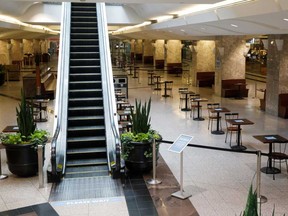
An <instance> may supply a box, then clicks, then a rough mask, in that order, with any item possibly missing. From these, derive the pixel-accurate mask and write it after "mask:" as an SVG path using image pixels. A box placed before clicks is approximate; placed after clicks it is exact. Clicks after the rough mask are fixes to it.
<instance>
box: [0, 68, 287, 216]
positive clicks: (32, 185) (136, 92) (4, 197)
mask: <svg viewBox="0 0 288 216" xmlns="http://www.w3.org/2000/svg"><path fill="white" fill-rule="evenodd" d="M119 73H123V74H125V73H124V72H122V71H119ZM158 73H159V75H161V76H162V77H163V78H162V79H163V80H173V81H174V83H173V91H172V96H173V97H162V94H163V90H162V91H156V90H154V88H153V86H148V75H147V71H145V70H141V71H140V72H139V79H138V78H137V79H134V78H133V77H132V76H129V100H130V102H131V103H134V99H135V98H138V99H142V100H145V99H146V100H147V99H149V98H150V97H151V99H152V108H151V125H152V128H153V129H155V130H157V131H159V132H160V134H161V135H162V136H163V138H164V139H165V140H170V141H173V140H175V139H176V138H177V137H178V136H179V135H180V134H189V135H192V136H194V139H193V143H195V144H198V145H204V146H215V147H222V148H230V147H229V143H225V142H224V140H225V134H224V135H213V134H211V132H210V130H208V113H207V109H206V103H203V104H202V106H203V108H202V114H203V117H204V118H205V120H204V121H194V120H193V118H191V117H190V112H184V111H181V110H180V109H179V94H178V88H179V87H189V89H190V90H192V91H194V92H197V93H200V95H201V97H205V98H207V99H208V102H219V103H221V105H222V106H224V107H226V108H228V109H229V110H231V111H233V112H238V113H240V117H243V118H247V119H249V120H251V121H252V122H254V125H253V126H248V125H247V126H243V127H242V141H243V145H245V146H246V147H247V149H248V150H253V149H255V150H261V151H263V152H268V146H267V145H265V144H262V143H261V142H259V141H257V140H256V139H254V138H253V135H261V134H279V135H281V136H283V137H286V138H288V135H287V128H288V121H287V120H286V119H281V118H278V117H276V116H272V115H269V114H267V113H265V112H262V111H260V109H259V98H262V97H263V94H262V93H261V92H257V91H256V87H257V89H258V88H259V89H260V88H265V85H264V84H263V83H257V82H254V81H247V84H248V85H247V88H249V97H248V98H245V99H244V100H235V99H228V98H221V97H219V96H217V95H215V94H214V93H213V90H212V89H210V88H198V87H195V86H193V85H191V80H192V81H193V79H191V77H192V75H189V74H183V75H182V76H180V77H175V76H174V75H170V74H167V73H165V72H158ZM20 88H21V81H20V82H12V81H11V82H9V84H7V83H5V84H4V85H3V86H0V129H1V130H2V129H3V128H4V127H6V126H7V125H15V123H16V118H15V107H16V106H17V104H18V101H17V100H15V99H13V98H9V97H3V96H2V95H3V94H4V95H9V96H12V97H16V98H19V96H20ZM53 107H54V101H50V102H49V104H48V109H49V110H50V111H51V112H49V114H48V115H49V116H48V122H46V123H37V126H38V127H39V128H43V129H47V130H49V131H50V132H51V134H52V128H53V120H54V116H53V114H52V113H53V112H52V111H53ZM224 125H225V122H224V121H223V122H222V126H224ZM224 130H225V127H224ZM235 139H236V138H235V136H233V137H232V142H233V144H235ZM168 147H169V145H168V144H161V146H160V153H161V155H162V157H163V163H164V162H165V163H166V164H167V165H168V168H169V170H171V172H172V173H173V175H174V177H173V176H172V175H170V174H168V171H167V170H166V169H162V166H161V163H160V161H161V160H160V161H159V164H158V168H157V171H158V172H157V176H158V177H159V178H161V179H162V181H163V183H162V184H161V185H158V186H148V188H149V191H150V194H151V197H152V199H153V201H154V206H155V208H156V209H157V212H158V215H165V216H166V215H173V216H174V215H176V214H177V215H183V216H184V215H185V216H186V215H193V216H194V215H197V212H198V213H199V215H201V216H211V215H213V216H223V215H227V216H230V215H240V213H241V212H243V209H244V207H245V202H246V198H247V192H248V188H249V186H250V184H251V182H252V183H253V184H254V185H255V179H253V178H254V175H255V172H256V161H257V159H256V156H254V155H246V154H236V153H230V152H220V151H212V150H206V149H199V148H186V149H185V150H184V154H183V156H184V167H183V169H184V172H183V177H184V190H185V191H186V192H188V193H190V194H192V196H191V197H190V198H189V199H187V200H185V201H184V202H185V203H184V202H179V200H178V199H176V198H174V197H171V196H170V194H171V192H175V191H178V190H179V185H178V184H177V182H180V161H179V155H177V154H175V153H173V152H169V151H168V150H167V149H168ZM46 148H47V151H46V153H47V152H49V144H48V145H47V146H46ZM1 153H2V161H1V162H2V171H3V173H6V174H8V175H9V177H8V178H7V179H5V180H1V181H0V212H3V211H7V210H11V209H17V208H22V207H25V206H31V205H37V204H42V203H47V202H48V200H49V196H50V191H51V188H52V185H51V184H48V183H45V187H44V188H39V186H38V178H37V176H35V177H32V178H25V179H23V178H18V177H16V176H14V175H12V174H11V173H9V171H8V168H7V165H6V157H5V153H4V150H1ZM46 158H47V160H48V161H49V154H48V155H47V157H46ZM266 162H267V157H262V163H261V167H262V166H266ZM45 166H46V167H45V168H47V164H46V165H45ZM287 176H288V174H287V172H286V170H285V169H284V165H283V167H282V173H280V174H277V175H275V180H273V178H272V175H267V174H263V173H262V175H261V194H262V195H264V196H266V197H267V198H268V202H267V203H265V204H262V206H261V207H262V208H261V209H262V215H271V214H272V210H273V208H274V205H275V213H276V214H275V215H283V214H284V213H286V214H287V213H288V206H287V203H288V195H287V194H288V179H287ZM172 177H173V178H175V179H174V180H175V181H174V182H173V181H171V182H173V183H170V182H169V181H170V179H171V178H172ZM147 178H151V174H150V176H144V179H147ZM168 179H169V181H168V182H166V180H168ZM129 183H132V184H133V183H134V184H135V185H137V184H138V183H139V185H141V186H139V187H143V186H144V183H143V182H142V181H141V182H139V181H138V179H137V180H136V181H134V180H133V179H132V180H131V181H129ZM129 187H133V186H128V187H127V189H128V191H126V192H127V193H126V192H125V188H124V194H125V195H128V196H127V197H129V194H130V195H132V194H131V193H130V192H131V191H129V189H130V188H129ZM157 193H158V194H157ZM161 193H162V194H164V195H165V196H166V198H165V199H164V200H163V199H162V198H160V195H159V194H161ZM19 194H21V196H19ZM146 195H147V192H145V193H144V192H143V194H142V196H143V197H142V198H143V199H144V200H141V199H140V198H139V200H137V198H133V195H132V196H130V198H129V199H131V200H132V202H131V203H133V201H135V200H136V203H138V204H139V203H140V205H141V204H145V199H146V198H148V197H147V196H146ZM127 197H126V198H127ZM142 201H144V202H143V203H142ZM187 201H188V202H189V201H190V202H191V203H192V205H193V206H194V207H195V208H196V210H197V212H195V211H190V212H185V208H186V206H188V205H189V204H188V203H186V202H187ZM146 202H147V203H146V204H149V203H150V204H151V202H150V201H146ZM134 203H135V202H134ZM191 203H190V204H191ZM50 204H51V206H52V207H53V208H54V209H55V210H56V212H57V213H58V214H59V215H69V216H71V215H75V216H76V215H81V216H83V215H84V216H85V215H87V216H88V215H93V213H94V214H97V215H117V216H119V215H123V216H124V215H129V213H128V211H129V212H130V213H131V215H133V213H132V210H133V209H132V210H131V209H128V208H127V206H128V207H129V206H130V205H131V204H130V202H129V200H127V201H126V200H125V197H124V196H120V197H118V198H115V197H114V198H109V199H105V200H103V199H102V198H99V199H85V200H83V199H81V200H63V201H59V202H51V203H50ZM138 204H137V205H138ZM150 204H149V205H150ZM132 207H133V208H134V207H135V206H134V205H132ZM170 207H178V210H179V211H177V210H175V209H177V208H174V210H172V209H171V208H170ZM134 210H135V211H133V212H137V213H135V215H139V212H140V211H139V209H138V211H137V210H136V209H134ZM153 212H154V213H155V211H154V210H153ZM175 212H177V213H175ZM140 214H141V212H140Z"/></svg>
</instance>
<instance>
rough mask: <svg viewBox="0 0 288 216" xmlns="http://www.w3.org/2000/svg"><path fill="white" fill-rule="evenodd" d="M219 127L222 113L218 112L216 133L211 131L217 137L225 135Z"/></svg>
mask: <svg viewBox="0 0 288 216" xmlns="http://www.w3.org/2000/svg"><path fill="white" fill-rule="evenodd" d="M219 126H220V112H217V121H216V130H214V131H211V133H212V134H215V135H222V134H224V133H225V132H224V131H222V130H220V129H219Z"/></svg>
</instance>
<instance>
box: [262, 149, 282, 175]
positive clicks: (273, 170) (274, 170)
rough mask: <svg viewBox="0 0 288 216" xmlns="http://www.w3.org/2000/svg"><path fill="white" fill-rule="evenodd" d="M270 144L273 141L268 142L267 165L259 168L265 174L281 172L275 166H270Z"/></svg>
mask: <svg viewBox="0 0 288 216" xmlns="http://www.w3.org/2000/svg"><path fill="white" fill-rule="evenodd" d="M272 145H273V143H269V156H268V166H267V167H262V168H261V169H260V170H261V172H263V173H266V174H277V173H280V172H281V171H280V169H277V168H275V167H273V166H272V158H271V154H272Z"/></svg>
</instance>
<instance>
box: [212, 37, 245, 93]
mask: <svg viewBox="0 0 288 216" xmlns="http://www.w3.org/2000/svg"><path fill="white" fill-rule="evenodd" d="M245 50H246V41H245V38H244V37H243V36H221V37H220V36H219V37H217V38H216V40H215V93H216V94H217V95H219V96H220V95H221V89H222V86H221V85H222V84H221V81H222V80H224V79H245V57H244V55H243V53H244V51H245Z"/></svg>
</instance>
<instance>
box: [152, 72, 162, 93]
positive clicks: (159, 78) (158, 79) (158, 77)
mask: <svg viewBox="0 0 288 216" xmlns="http://www.w3.org/2000/svg"><path fill="white" fill-rule="evenodd" d="M154 78H155V79H156V82H155V84H156V87H155V88H154V90H161V87H160V85H161V84H162V83H163V82H161V78H162V77H161V76H160V75H155V76H154Z"/></svg>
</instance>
